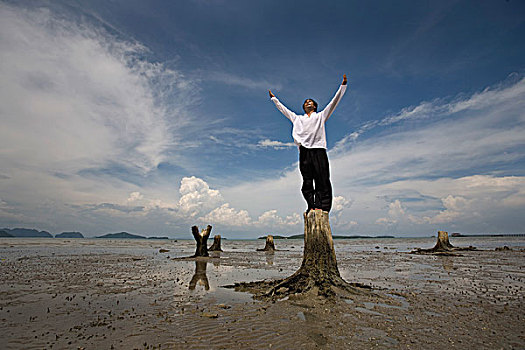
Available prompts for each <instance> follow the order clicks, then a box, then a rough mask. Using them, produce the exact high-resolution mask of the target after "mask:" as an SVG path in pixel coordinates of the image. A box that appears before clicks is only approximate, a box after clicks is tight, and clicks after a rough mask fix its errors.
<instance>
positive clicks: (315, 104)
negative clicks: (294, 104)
mask: <svg viewBox="0 0 525 350" xmlns="http://www.w3.org/2000/svg"><path fill="white" fill-rule="evenodd" d="M306 101H312V102H313V103H314V106H315V109H314V111H315V112H317V102H315V100H314V99H312V98H307V99H306V100H304V102H303V111H305V112H306V109H304V104H305V103H306Z"/></svg>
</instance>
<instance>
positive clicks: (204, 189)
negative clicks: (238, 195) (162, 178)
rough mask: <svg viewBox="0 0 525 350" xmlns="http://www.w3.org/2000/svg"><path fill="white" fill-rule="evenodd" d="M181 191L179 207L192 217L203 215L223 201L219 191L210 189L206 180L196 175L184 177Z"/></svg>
mask: <svg viewBox="0 0 525 350" xmlns="http://www.w3.org/2000/svg"><path fill="white" fill-rule="evenodd" d="M179 192H180V195H181V197H180V200H179V207H180V209H181V210H182V211H183V212H184V213H187V215H190V216H191V217H195V216H199V215H202V214H203V213H206V212H208V211H209V210H210V209H212V208H215V207H216V206H217V205H219V204H220V203H222V202H223V199H222V196H221V194H220V193H219V191H217V190H212V189H210V187H209V186H208V184H207V183H206V182H205V181H204V180H202V179H199V178H197V177H195V176H192V177H185V178H183V179H182V181H181V185H180V190H179Z"/></svg>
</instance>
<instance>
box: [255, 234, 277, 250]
mask: <svg viewBox="0 0 525 350" xmlns="http://www.w3.org/2000/svg"><path fill="white" fill-rule="evenodd" d="M257 251H258V252H273V251H275V244H274V243H273V236H272V235H268V236H266V244H265V245H264V248H262V249H260V248H259V249H257Z"/></svg>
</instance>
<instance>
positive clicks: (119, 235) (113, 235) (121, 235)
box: [95, 232, 146, 239]
mask: <svg viewBox="0 0 525 350" xmlns="http://www.w3.org/2000/svg"><path fill="white" fill-rule="evenodd" d="M95 238H127V239H145V238H146V237H143V236H139V235H134V234H131V233H128V232H118V233H108V234H105V235H102V236H98V237H95Z"/></svg>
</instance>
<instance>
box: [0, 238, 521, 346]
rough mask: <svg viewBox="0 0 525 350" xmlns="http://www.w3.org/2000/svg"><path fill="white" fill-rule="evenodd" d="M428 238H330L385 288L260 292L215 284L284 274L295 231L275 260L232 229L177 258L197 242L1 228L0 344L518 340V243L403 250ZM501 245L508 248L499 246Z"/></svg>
mask: <svg viewBox="0 0 525 350" xmlns="http://www.w3.org/2000/svg"><path fill="white" fill-rule="evenodd" d="M434 239H435V238H434ZM429 242H431V241H430V239H427V240H424V241H411V240H397V241H394V240H384V241H381V242H380V243H377V242H372V243H367V242H365V241H363V242H361V243H360V242H359V241H350V240H348V241H347V240H344V241H336V244H335V250H336V253H337V259H338V261H337V263H338V269H339V272H340V274H341V277H342V278H343V279H344V280H347V281H360V282H362V283H365V284H368V285H371V286H372V287H373V288H374V291H375V293H377V294H379V295H380V296H381V298H374V297H371V296H370V295H355V296H353V297H352V298H336V299H333V300H331V301H327V300H326V299H324V298H322V299H320V298H317V297H315V296H313V295H312V296H311V297H308V298H303V299H300V300H298V299H296V298H293V297H284V298H282V299H277V300H269V301H257V300H254V299H252V298H251V295H249V294H247V293H238V292H234V291H232V290H227V289H223V288H220V287H219V286H221V285H225V284H232V283H234V282H236V281H246V282H248V281H253V280H259V279H278V278H282V277H283V276H290V275H291V274H293V273H294V272H295V271H297V269H298V268H299V267H300V266H301V261H302V248H303V247H302V241H282V242H280V244H281V245H282V246H283V248H285V249H286V250H285V251H277V252H276V253H275V254H272V259H271V261H270V260H268V257H267V256H266V255H265V254H260V255H258V254H253V251H254V250H255V249H256V247H257V244H258V243H259V242H258V241H230V240H228V241H227V247H226V251H225V252H223V253H220V252H219V253H218V255H216V256H215V257H210V258H198V259H194V260H172V258H174V257H182V256H188V255H191V253H192V251H193V249H194V248H195V242H194V241H193V240H192V241H179V242H173V241H155V242H151V241H148V240H135V241H125V240H88V239H85V240H82V239H78V240H65V239H3V240H0V278H1V283H0V296H1V298H0V320H1V321H2V322H1V323H0V344H2V348H3V349H78V348H83V349H111V348H115V349H268V348H272V349H353V348H355V349H371V348H374V349H438V348H439V349H443V348H447V349H523V348H525V333H524V332H525V327H524V316H523V310H524V309H525V308H524V307H525V301H524V295H525V293H524V292H525V289H524V288H525V251H523V246H524V245H523V242H518V241H505V242H496V241H491V242H490V245H487V247H486V249H480V251H476V252H470V251H465V252H463V254H462V256H433V255H411V254H407V253H406V252H408V251H409V249H410V248H411V247H414V246H418V245H419V246H422V245H423V246H424V244H429ZM463 242H464V243H467V244H468V242H467V241H466V240H463ZM480 242H481V243H483V242H482V241H478V242H476V245H477V246H478V244H480ZM374 246H381V248H380V249H374V248H373V247H374ZM499 246H508V247H509V250H502V251H495V250H494V248H495V247H499ZM489 248H490V250H489ZM160 249H169V250H170V252H169V253H159V250H160ZM197 263H198V264H197ZM202 265H205V266H204V268H203V266H202ZM204 276H206V277H205V278H204ZM205 279H207V280H208V282H207V283H206V282H204V280H205ZM193 280H196V281H197V282H196V283H195V285H194V287H193V283H192V281H193ZM207 285H208V287H209V289H207V288H208V287H207ZM190 287H191V288H190Z"/></svg>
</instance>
